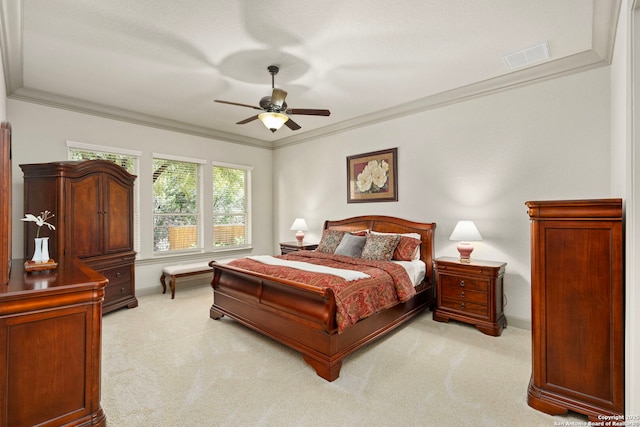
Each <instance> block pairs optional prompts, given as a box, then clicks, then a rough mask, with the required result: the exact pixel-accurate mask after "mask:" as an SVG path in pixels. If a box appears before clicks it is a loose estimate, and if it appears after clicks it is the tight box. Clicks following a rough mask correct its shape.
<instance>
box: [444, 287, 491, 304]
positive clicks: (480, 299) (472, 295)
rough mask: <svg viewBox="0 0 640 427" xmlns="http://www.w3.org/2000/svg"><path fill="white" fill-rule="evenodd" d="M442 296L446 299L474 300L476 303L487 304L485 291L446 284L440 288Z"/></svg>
mask: <svg viewBox="0 0 640 427" xmlns="http://www.w3.org/2000/svg"><path fill="white" fill-rule="evenodd" d="M441 292H442V298H443V299H445V298H446V299H448V300H456V301H460V302H465V301H466V302H474V303H477V304H484V305H487V302H488V297H487V293H486V292H477V291H470V290H468V289H466V288H454V287H450V286H446V287H444V288H442V289H441Z"/></svg>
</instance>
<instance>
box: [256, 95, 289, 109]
mask: <svg viewBox="0 0 640 427" xmlns="http://www.w3.org/2000/svg"><path fill="white" fill-rule="evenodd" d="M260 108H262V109H263V110H265V111H268V112H270V113H280V112H282V111H287V103H286V102H284V103H283V104H282V106H278V105H275V104H272V103H271V97H270V96H263V97H262V99H261V100H260Z"/></svg>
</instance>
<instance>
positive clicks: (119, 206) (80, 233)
mask: <svg viewBox="0 0 640 427" xmlns="http://www.w3.org/2000/svg"><path fill="white" fill-rule="evenodd" d="M20 167H21V168H22V171H23V173H24V211H25V213H33V214H34V215H38V214H39V213H40V212H41V211H44V210H45V209H46V210H49V211H51V212H53V213H54V214H55V217H54V218H52V221H51V222H52V223H53V225H55V226H56V230H55V231H50V230H48V229H46V227H43V228H42V230H41V233H42V234H43V235H44V236H49V244H50V247H49V253H50V256H51V258H53V259H54V260H55V261H57V262H62V261H64V259H65V258H67V257H79V258H80V259H82V260H83V261H84V262H85V263H86V264H87V265H89V266H90V267H91V268H94V269H96V270H98V271H99V272H100V273H102V274H103V275H105V276H106V277H107V278H108V279H109V285H108V286H107V290H106V297H105V301H104V306H103V311H104V313H108V312H110V311H112V310H115V309H117V308H120V307H124V306H127V307H130V308H131V307H136V306H137V305H138V301H137V299H136V297H135V269H134V264H135V252H134V250H133V182H134V180H135V178H136V177H135V176H134V175H131V174H129V173H128V172H127V171H125V170H124V169H123V168H121V167H119V166H118V165H116V164H115V163H113V162H109V161H105V160H89V161H84V162H71V161H68V162H53V163H41V164H26V165H20ZM35 231H36V228H35V227H33V224H31V226H29V224H25V233H24V235H25V245H24V246H25V254H24V256H25V258H30V257H31V254H32V253H33V244H34V243H33V242H34V237H35Z"/></svg>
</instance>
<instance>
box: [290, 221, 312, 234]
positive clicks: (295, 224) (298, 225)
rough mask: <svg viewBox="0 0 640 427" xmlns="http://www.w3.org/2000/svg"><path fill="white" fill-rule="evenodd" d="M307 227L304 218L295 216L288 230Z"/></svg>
mask: <svg viewBox="0 0 640 427" xmlns="http://www.w3.org/2000/svg"><path fill="white" fill-rule="evenodd" d="M308 229H309V227H307V222H306V221H305V220H304V218H296V220H295V221H293V225H292V226H291V228H290V229H289V230H294V231H307V230H308Z"/></svg>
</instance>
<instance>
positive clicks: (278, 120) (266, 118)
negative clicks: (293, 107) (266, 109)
mask: <svg viewBox="0 0 640 427" xmlns="http://www.w3.org/2000/svg"><path fill="white" fill-rule="evenodd" d="M258 118H259V119H260V121H261V122H262V124H264V125H265V127H266V128H267V129H269V130H270V131H271V132H275V131H277V130H278V129H280V128H281V127H282V125H283V124H285V122H286V121H287V120H289V117H288V116H286V115H285V114H281V113H260V114H258Z"/></svg>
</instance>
